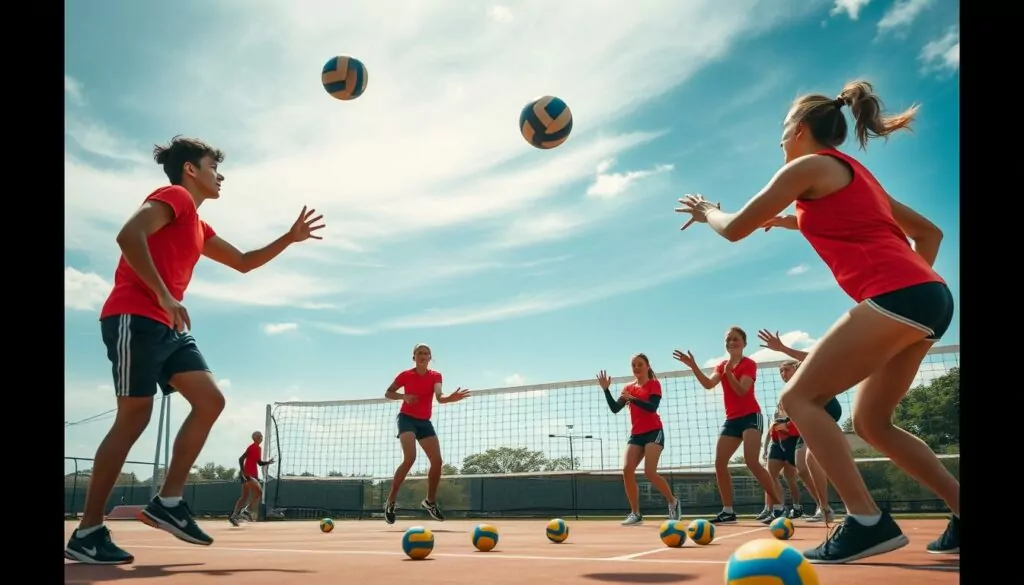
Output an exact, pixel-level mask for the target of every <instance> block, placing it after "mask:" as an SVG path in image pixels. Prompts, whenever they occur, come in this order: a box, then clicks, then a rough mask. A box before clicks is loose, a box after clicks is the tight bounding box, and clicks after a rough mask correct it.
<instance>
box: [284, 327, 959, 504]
mask: <svg viewBox="0 0 1024 585" xmlns="http://www.w3.org/2000/svg"><path fill="white" fill-rule="evenodd" d="M959 360H960V349H959V346H945V347H936V348H933V349H932V350H931V352H930V353H929V354H928V356H927V357H926V359H925V361H924V362H923V364H922V366H921V368H920V369H919V371H918V374H917V377H916V379H915V382H914V385H913V389H912V390H911V392H910V393H909V394H908V396H907V398H905V399H904V401H903V403H901V405H900V409H899V410H898V411H897V413H896V419H897V420H896V422H897V424H900V426H903V427H904V428H907V429H908V430H910V431H911V432H913V433H914V434H916V435H917V436H919V437H922V438H923V439H924V440H925V441H926V442H928V443H929V444H930V445H931V446H932V448H933V449H935V450H936V451H937V452H940V453H941V454H942V457H943V458H944V461H945V462H946V464H947V465H948V466H950V469H952V470H954V471H955V472H956V473H959ZM780 364H781V362H766V363H761V364H759V367H758V374H757V382H756V392H757V398H758V401H759V402H760V404H761V407H762V409H763V410H764V411H765V414H766V416H771V414H772V411H773V410H774V405H775V404H777V402H778V397H779V394H780V392H781V390H782V388H783V386H784V383H783V382H782V380H781V378H780V377H779V372H778V367H779V365H780ZM709 373H710V372H709ZM658 378H659V380H660V381H661V384H662V389H663V393H664V397H663V399H662V402H661V406H660V408H659V412H660V414H661V417H662V419H663V421H664V423H665V428H666V432H665V449H664V451H663V453H662V456H661V461H660V466H659V470H660V472H661V474H662V475H663V476H665V477H666V479H668V480H669V481H670V483H671V485H672V488H673V492H674V493H676V495H677V497H679V498H680V500H682V502H683V506H684V508H687V507H689V508H691V509H693V510H694V511H695V512H696V511H700V510H703V509H706V511H711V510H712V509H714V508H715V507H716V506H720V505H721V504H720V502H719V500H718V495H717V489H716V488H715V483H714V481H715V480H714V452H715V445H716V442H717V440H718V435H719V430H720V428H721V424H722V422H723V421H724V419H725V413H724V408H723V403H722V395H721V389H720V388H716V389H714V390H712V391H708V390H705V389H704V388H703V387H701V386H700V385H699V384H698V383H697V381H696V380H695V378H694V376H693V374H692V372H690V371H689V370H685V371H673V372H665V373H659V374H658ZM631 380H632V377H625V376H624V377H617V378H615V379H614V380H613V387H612V392H613V395H616V396H617V395H618V389H619V388H621V386H622V385H623V384H625V383H628V382H630V381H631ZM855 396H856V389H854V390H851V391H849V392H846V393H844V394H842V395H840V397H839V400H840V402H841V404H842V406H843V416H842V418H841V419H840V421H839V424H840V425H841V426H842V427H843V429H844V430H845V431H847V436H848V438H849V440H850V448H851V450H852V451H853V452H854V455H855V457H856V458H857V460H858V464H859V465H861V466H862V470H865V471H864V475H865V478H866V479H868V480H869V488H871V489H872V491H873V492H875V493H876V497H877V498H878V499H879V500H880V501H883V502H889V503H890V504H892V507H893V508H906V509H908V510H930V509H933V508H935V509H940V508H942V506H941V503H939V502H936V501H934V496H933V495H931V494H928V493H927V492H923V491H922V490H921V489H920V488H919V487H918V486H917V485H916V482H913V481H912V480H910V479H909V478H906V476H905V475H903V474H902V472H900V471H899V470H898V469H896V468H895V466H894V465H893V464H892V463H891V462H889V461H888V460H886V459H885V458H882V457H878V456H877V453H873V452H872V451H871V449H870V448H869V447H868V446H867V445H866V444H864V443H863V442H862V441H860V440H859V438H858V437H857V436H856V435H855V434H854V433H853V432H852V424H851V420H850V411H851V405H852V401H853V400H854V399H855ZM398 409H399V403H397V402H395V401H389V400H386V399H383V398H378V399H364V400H339V401H327V402H281V403H275V404H272V405H268V406H267V429H266V436H267V439H268V440H267V441H266V451H267V453H268V457H272V458H274V459H275V464H274V465H273V466H272V467H271V469H270V478H269V481H268V483H267V490H266V503H267V507H268V511H269V512H270V513H271V514H274V513H275V511H276V514H277V515H278V516H281V515H283V516H286V517H304V516H307V515H309V516H310V517H314V516H315V515H316V514H323V513H330V514H332V515H336V516H356V517H364V516H369V515H373V514H375V513H376V512H379V511H380V510H381V508H382V506H383V504H384V500H385V499H386V497H387V494H388V490H389V489H390V485H391V476H392V474H393V473H394V470H395V468H396V467H397V466H398V465H399V464H400V463H401V458H402V455H401V450H400V449H399V447H398V444H397V440H396V434H397V427H396V415H397V414H398ZM433 422H434V427H435V429H436V430H437V433H438V436H439V438H440V442H441V450H442V456H443V458H444V460H445V466H444V474H443V478H442V482H441V487H440V489H439V492H438V500H439V501H440V502H441V504H442V506H443V509H444V510H445V511H446V513H447V514H449V515H451V514H455V515H460V514H466V515H473V516H486V515H532V514H550V513H563V514H570V513H575V514H604V513H609V514H618V513H619V512H620V511H621V510H622V509H623V505H624V502H625V500H624V495H623V492H622V475H621V461H622V456H623V452H624V450H625V446H626V438H627V437H628V436H629V416H628V413H626V412H620V413H618V414H612V412H611V411H610V410H609V408H608V405H607V403H606V401H605V399H604V396H603V392H602V391H601V389H600V387H599V386H598V385H597V382H596V380H594V379H586V380H578V381H570V382H558V383H551V384H539V385H531V386H522V387H515V388H496V389H490V390H478V391H474V392H473V395H472V396H471V397H470V398H468V399H466V400H464V401H461V402H458V403H455V404H450V405H441V404H436V405H435V407H434V416H433ZM765 432H767V428H766V430H765ZM739 455H741V453H740V452H737V459H734V461H733V464H732V466H731V468H732V470H733V474H734V476H735V477H734V484H735V486H736V493H737V499H736V501H737V505H738V506H742V503H741V502H743V501H745V500H751V503H750V505H751V506H758V505H760V504H762V503H763V501H762V499H763V492H761V491H760V488H759V487H758V486H757V484H756V482H755V481H754V480H753V478H752V477H751V476H750V473H749V471H748V470H747V468H746V465H745V464H744V463H743V462H742V459H741V458H739ZM428 465H429V464H428V461H427V459H426V457H425V456H423V454H422V453H420V454H419V456H418V457H417V460H416V464H415V466H414V468H413V469H412V471H411V472H410V476H409V478H408V479H407V480H406V484H405V485H403V487H402V491H401V492H400V494H399V498H398V504H399V507H400V508H410V509H414V508H417V507H418V505H419V501H420V499H422V498H423V497H424V495H425V494H426V477H425V476H426V473H427V469H428ZM638 479H639V480H640V482H641V493H642V494H650V497H649V499H650V504H649V505H651V506H655V507H656V509H655V512H657V510H660V508H661V507H663V505H662V503H663V498H661V496H660V495H658V494H657V493H656V492H652V491H651V487H650V485H649V484H647V483H646V482H645V481H644V480H643V477H642V473H638ZM748 484H749V487H745V486H748ZM744 490H747V491H746V492H745V491H744ZM747 496H749V497H747ZM644 497H647V496H644ZM645 505H647V504H645ZM758 509H759V508H758ZM755 511H756V510H755Z"/></svg>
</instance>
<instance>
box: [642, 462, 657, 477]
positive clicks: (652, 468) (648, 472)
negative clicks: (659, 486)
mask: <svg viewBox="0 0 1024 585" xmlns="http://www.w3.org/2000/svg"><path fill="white" fill-rule="evenodd" d="M644 477H646V478H647V479H654V478H655V477H658V466H657V465H644Z"/></svg>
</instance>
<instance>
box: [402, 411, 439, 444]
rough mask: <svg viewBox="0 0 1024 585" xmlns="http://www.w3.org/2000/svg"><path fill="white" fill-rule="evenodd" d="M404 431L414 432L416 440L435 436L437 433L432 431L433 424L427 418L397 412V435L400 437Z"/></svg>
mask: <svg viewBox="0 0 1024 585" xmlns="http://www.w3.org/2000/svg"><path fill="white" fill-rule="evenodd" d="M404 433H414V434H415V435H416V440H417V441H422V440H423V439H429V438H430V437H436V436H437V433H436V432H435V431H434V424H433V423H432V422H430V421H429V420H424V419H422V418H416V417H414V416H409V415H408V414H405V413H399V415H398V436H399V437H401V436H402V434H404Z"/></svg>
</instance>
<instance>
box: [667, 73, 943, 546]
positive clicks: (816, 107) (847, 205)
mask: <svg viewBox="0 0 1024 585" xmlns="http://www.w3.org/2000/svg"><path fill="white" fill-rule="evenodd" d="M843 106H849V108H850V111H851V112H852V114H853V118H854V121H855V127H854V133H855V134H856V136H857V140H858V142H859V143H860V146H861V148H862V149H863V148H866V147H867V142H868V139H869V138H870V137H874V136H881V137H886V136H889V135H890V134H893V133H894V132H897V131H899V130H902V129H905V128H909V127H910V125H911V123H912V122H913V119H914V116H915V115H916V113H917V108H916V107H912V108H910V109H908V110H907V111H905V112H903V113H900V114H896V115H892V116H887V115H883V113H882V112H883V110H882V102H881V100H879V99H878V97H877V96H876V95H875V94H874V88H873V87H872V86H871V84H869V83H867V82H866V81H854V82H851V83H848V84H846V87H844V88H843V90H842V91H841V92H840V93H839V96H838V97H835V98H831V97H828V96H825V95H804V96H802V97H799V98H797V99H796V100H795V101H794V102H793V104H792V106H791V107H790V110H789V113H788V114H787V115H786V119H785V120H784V124H783V134H782V144H781V146H782V151H783V154H784V157H785V165H784V166H783V167H782V169H780V170H779V171H778V172H777V173H776V174H775V177H774V178H773V179H772V180H771V182H770V183H769V184H768V185H767V186H765V187H764V188H763V189H762V190H761V192H760V193H758V194H757V195H756V196H755V197H754V198H753V199H751V200H750V201H749V202H747V204H746V205H745V206H743V208H742V209H741V210H740V211H738V212H736V213H726V212H724V211H722V210H721V209H719V208H718V206H716V205H713V204H711V203H709V202H708V201H706V200H705V199H704V198H703V197H702V196H700V195H688V196H686V197H684V198H683V199H680V203H682V204H683V206H682V207H680V208H678V209H677V211H681V212H685V213H690V214H691V219H690V221H689V222H688V223H687V224H686V225H684V226H683V229H686V227H688V226H689V225H691V224H693V223H694V222H702V223H707V224H708V225H709V226H711V228H712V229H714V230H715V232H717V233H718V234H720V235H722V236H723V237H725V238H726V239H728V240H729V241H731V242H735V241H739V240H741V239H743V238H745V237H747V236H749V235H750V234H752V233H753V232H754V231H756V230H757V229H758V228H764V229H765V230H768V229H770V228H772V227H782V228H787V229H795V230H799V231H800V233H801V234H803V236H804V237H805V238H806V239H807V241H808V242H809V243H810V244H811V247H813V248H814V250H815V251H816V252H817V253H818V255H819V256H820V257H821V259H822V261H824V263H825V264H826V265H827V266H828V267H829V269H830V270H831V271H832V274H833V275H834V276H835V279H836V282H837V284H838V285H839V287H840V288H841V289H843V291H844V292H846V293H847V295H849V296H850V297H851V298H852V299H853V301H854V302H855V303H857V304H856V306H854V307H853V308H852V309H851V310H850V311H848V312H847V313H846V314H845V315H843V316H842V317H841V318H840V319H839V320H838V321H837V322H836V323H835V324H834V325H833V326H832V328H831V329H830V330H829V331H828V332H827V333H826V334H825V335H824V336H823V337H822V338H821V340H820V341H819V342H818V344H817V345H816V346H815V347H814V349H812V350H811V352H810V354H809V355H808V356H807V359H806V360H804V362H803V364H802V365H801V366H800V368H799V369H798V370H797V371H796V373H795V374H794V375H793V378H792V379H790V381H789V382H788V383H787V385H786V389H785V391H783V393H782V397H781V401H782V406H783V408H785V410H786V412H787V413H789V416H790V417H791V418H792V419H793V420H794V421H795V422H796V423H797V425H799V427H800V434H801V436H802V437H803V439H804V442H806V443H807V446H808V448H810V449H811V450H812V451H813V452H814V453H815V454H817V455H818V456H819V457H818V462H819V463H820V464H821V466H822V467H823V468H824V469H825V472H826V473H827V474H828V476H829V478H831V479H832V482H833V484H834V485H835V487H836V491H837V492H839V494H840V495H841V496H842V499H843V503H844V504H845V505H846V510H847V516H846V519H845V520H844V522H843V525H842V527H841V528H840V529H839V530H836V531H834V532H831V534H830V536H829V538H828V539H827V540H826V541H825V542H824V543H822V544H821V545H820V546H818V547H817V548H815V549H813V550H809V551H806V552H805V553H804V555H805V556H806V557H807V559H808V560H810V561H811V562H812V563H847V562H851V561H856V560H858V559H863V558H866V557H871V556H874V555H878V554H882V553H886V552H889V551H893V550H896V549H899V548H902V547H904V546H906V545H907V544H908V543H909V539H908V538H907V537H906V535H904V534H903V531H902V530H900V527H899V526H898V525H897V524H896V522H895V521H894V520H893V518H892V516H890V515H889V514H888V513H887V512H884V511H882V510H881V509H880V508H879V507H878V504H877V503H876V502H875V501H874V498H872V497H871V493H870V492H869V491H868V488H867V486H866V485H865V483H864V478H863V477H862V476H861V474H860V472H859V470H858V469H857V465H856V463H855V462H854V459H853V455H852V453H851V452H850V449H849V447H848V445H847V442H846V438H845V437H844V436H843V433H842V430H840V429H839V427H838V426H836V424H835V421H833V420H832V417H831V416H829V414H828V413H827V412H826V411H825V409H824V405H825V404H826V403H827V402H828V401H829V400H830V399H831V398H833V397H835V396H836V395H838V394H839V393H841V392H845V391H846V390H847V389H849V388H851V387H853V386H854V385H856V384H860V387H859V389H858V391H857V404H856V406H855V407H854V412H853V420H854V421H855V422H854V429H855V430H856V431H857V434H858V435H859V436H860V437H861V438H863V439H864V440H865V441H867V442H868V443H869V444H870V445H871V446H873V447H875V448H876V449H878V450H879V451H880V452H882V453H885V454H886V455H887V456H889V458H890V459H892V461H893V463H895V464H896V465H897V466H898V467H899V468H900V469H902V470H903V471H904V472H906V473H907V474H908V475H910V476H911V477H913V478H915V479H916V480H918V481H919V482H921V483H922V484H924V485H926V486H928V488H929V489H931V490H932V491H933V492H935V493H936V494H938V495H939V497H941V498H942V499H943V501H945V503H946V505H947V506H949V508H950V510H951V511H952V512H953V514H952V517H951V518H950V522H949V524H948V526H947V528H946V531H945V532H944V533H943V534H942V536H940V537H939V538H938V539H937V540H935V541H934V542H932V543H930V544H929V545H928V551H929V552H932V553H957V552H959V550H960V482H959V481H958V480H957V479H956V478H955V477H954V476H953V475H952V474H951V473H950V472H949V471H948V470H947V469H946V468H945V466H943V465H942V462H941V461H939V458H938V457H936V456H935V453H933V452H932V450H931V449H929V448H928V446H927V445H926V444H925V443H924V442H923V441H921V440H920V439H918V438H917V437H915V436H913V435H911V434H910V433H908V432H906V431H904V430H903V429H900V428H898V427H896V426H894V425H893V424H892V414H893V411H894V410H895V409H896V406H897V405H898V404H899V403H900V400H901V399H902V398H903V396H904V395H905V394H906V393H907V390H909V389H910V385H911V384H912V383H913V381H914V377H915V376H916V375H917V372H918V370H919V368H920V367H921V362H922V361H923V360H924V357H925V355H927V353H928V351H929V349H930V348H931V347H932V345H933V344H934V343H935V342H936V341H938V340H939V339H940V338H941V337H942V335H943V334H945V332H946V330H947V329H948V328H949V326H950V324H951V323H952V321H953V295H952V293H951V292H950V290H949V287H948V286H947V285H946V282H945V281H944V280H943V278H942V277H941V276H939V274H938V273H937V272H936V271H935V270H934V269H933V268H932V265H933V264H934V263H935V258H936V256H937V255H938V253H939V244H940V243H941V241H942V231H941V230H939V228H938V227H936V226H935V224H933V223H932V222H930V221H928V220H927V219H926V218H924V217H922V216H921V215H920V214H918V213H917V212H915V211H914V210H912V209H910V208H909V207H907V206H906V205H903V204H902V203H900V202H898V201H896V200H895V199H893V198H892V197H891V196H890V195H889V194H888V193H887V192H886V191H885V189H884V188H883V187H882V185H881V184H880V183H879V182H878V180H877V179H876V178H875V177H874V176H873V175H872V174H871V172H870V171H868V169H867V168H865V167H864V165H862V164H860V163H859V162H858V161H857V160H855V159H854V158H853V157H851V156H849V155H846V154H843V153H841V152H839V151H838V150H837V148H838V147H839V146H840V145H842V144H843V143H844V142H846V137H847V131H848V127H847V122H846V116H845V115H844V113H843V109H842V108H843ZM793 203H795V204H796V215H795V216H791V215H790V216H781V215H780V214H781V213H782V212H783V211H784V210H785V209H786V208H787V207H789V206H790V205H792V204H793ZM908 239H909V240H912V241H913V245H911V243H910V241H908Z"/></svg>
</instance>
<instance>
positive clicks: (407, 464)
mask: <svg viewBox="0 0 1024 585" xmlns="http://www.w3.org/2000/svg"><path fill="white" fill-rule="evenodd" d="M415 463H416V454H415V453H413V454H412V455H406V456H405V457H403V458H402V464H401V465H400V466H399V467H401V468H402V469H405V470H406V471H408V470H409V469H411V468H412V466H413V465H414V464H415Z"/></svg>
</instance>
